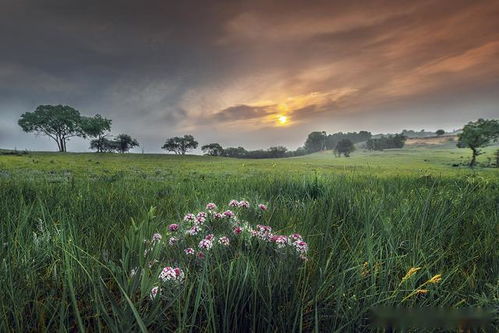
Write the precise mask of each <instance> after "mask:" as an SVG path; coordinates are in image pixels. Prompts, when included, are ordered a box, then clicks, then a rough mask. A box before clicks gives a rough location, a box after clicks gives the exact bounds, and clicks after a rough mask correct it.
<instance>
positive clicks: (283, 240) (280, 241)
mask: <svg viewBox="0 0 499 333" xmlns="http://www.w3.org/2000/svg"><path fill="white" fill-rule="evenodd" d="M270 241H271V242H273V243H276V244H277V247H278V248H283V247H284V246H286V244H288V237H286V236H282V235H274V236H272V237H270Z"/></svg>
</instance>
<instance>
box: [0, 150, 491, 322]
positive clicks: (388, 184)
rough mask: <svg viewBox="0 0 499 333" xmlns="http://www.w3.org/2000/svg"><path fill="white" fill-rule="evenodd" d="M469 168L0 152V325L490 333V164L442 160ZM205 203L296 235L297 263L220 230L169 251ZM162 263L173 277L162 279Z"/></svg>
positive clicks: (436, 159) (436, 160)
mask: <svg viewBox="0 0 499 333" xmlns="http://www.w3.org/2000/svg"><path fill="white" fill-rule="evenodd" d="M495 149H497V147H489V148H488V149H486V151H487V153H486V154H484V155H482V156H480V158H479V161H481V162H485V161H486V160H487V158H491V157H492V154H493V152H494V151H495ZM468 158H469V152H468V151H467V150H464V149H457V148H453V147H451V146H447V145H441V146H435V147H412V148H404V149H399V150H387V151H384V152H376V153H368V152H362V151H359V152H355V153H354V154H353V155H352V157H350V158H335V157H334V156H333V154H332V153H331V152H324V153H317V154H313V155H308V156H303V157H297V158H288V159H268V160H242V159H229V158H217V157H204V156H172V155H153V154H151V155H147V154H145V155H140V154H95V153H85V154H83V153H81V154H77V153H27V154H18V155H1V156H0V238H1V239H0V241H1V242H0V244H1V247H0V257H1V258H2V262H1V266H0V284H1V286H2V288H1V289H0V300H1V305H0V331H2V332H14V331H15V332H18V331H57V330H62V331H75V330H87V331H117V332H130V331H148V330H151V331H165V332H169V331H179V332H188V331H194V332H249V331H254V332H299V331H306V332H312V331H313V332H334V331H338V332H350V331H371V330H375V327H374V326H373V325H372V322H371V319H370V318H371V315H372V311H373V310H375V309H377V308H381V307H389V308H414V307H417V308H426V309H432V308H442V309H447V310H449V309H456V310H457V309H478V308H481V309H485V310H486V311H489V310H490V311H492V312H491V313H490V314H489V316H490V317H491V318H492V321H491V323H490V325H491V327H492V329H497V328H498V324H497V305H498V300H499V280H498V276H499V262H498V260H497V258H498V254H499V253H498V246H497V239H498V231H499V230H498V215H499V214H498V198H499V169H494V168H476V169H473V170H471V169H469V168H466V167H463V166H459V167H453V166H452V165H453V164H456V163H463V162H464V161H466V160H467V159H468ZM233 199H236V200H247V201H248V202H249V203H250V208H248V209H245V208H240V207H234V208H231V207H228V203H229V202H230V201H231V200H233ZM211 202H213V203H216V204H217V205H218V206H219V208H220V211H222V210H227V209H233V210H234V211H235V212H236V214H238V216H239V217H240V219H241V220H245V221H248V222H249V223H250V225H251V226H253V227H254V228H256V227H255V226H256V224H261V225H268V226H272V228H273V233H274V234H279V235H291V234H293V233H299V234H300V235H301V236H302V237H303V240H305V241H306V243H307V244H308V252H307V253H306V259H305V258H299V257H298V256H296V255H294V254H293V253H294V252H293V253H290V252H289V253H288V252H286V251H284V250H283V249H281V248H278V247H276V246H275V244H267V243H270V242H264V241H262V240H258V239H257V240H255V239H251V237H250V236H248V235H247V237H246V238H244V239H242V238H238V237H239V236H238V235H236V234H235V233H232V232H230V231H227V230H228V229H227V230H225V231H223V232H224V234H225V235H226V236H227V237H228V238H229V239H230V242H231V243H230V245H229V246H225V247H224V246H221V245H219V244H215V245H213V248H212V249H210V250H206V251H204V252H205V256H204V257H189V256H187V255H186V254H185V253H184V251H183V250H184V248H183V247H182V248H180V247H179V246H178V245H176V244H173V245H170V244H169V242H168V238H169V237H171V236H172V235H175V233H174V231H173V232H172V231H171V230H169V227H168V226H169V225H171V224H178V225H180V226H183V225H185V223H187V222H186V221H184V216H185V215H186V214H188V213H194V214H196V213H197V212H200V211H206V208H205V206H206V204H207V203H211ZM257 204H264V205H266V206H267V207H268V209H267V210H266V211H261V210H259V209H258V207H257ZM224 221H225V220H224ZM210 223H211V222H210ZM216 223H218V222H216V221H213V224H214V225H216ZM220 223H229V222H227V221H225V222H220ZM231 223H233V222H231ZM214 228H217V227H214ZM224 228H225V227H224ZM155 233H160V234H161V235H162V240H161V241H160V242H154V241H153V240H152V239H151V237H152V236H153V234H155ZM217 236H218V234H217ZM144 240H146V241H144ZM196 244H197V243H196ZM286 249H287V248H286ZM196 251H197V249H196ZM156 260H157V261H156ZM165 266H171V267H180V268H181V269H182V273H183V277H182V281H173V280H175V279H173V280H168V281H166V282H164V283H163V282H161V281H158V274H159V273H160V272H161V270H162V268H163V267H165ZM411 268H412V270H411ZM155 286H159V288H160V290H161V293H160V294H159V295H158V296H156V297H151V290H152V288H154V287H155ZM494 311H496V312H494Z"/></svg>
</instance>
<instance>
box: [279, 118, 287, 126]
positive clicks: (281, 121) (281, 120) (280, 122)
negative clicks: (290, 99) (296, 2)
mask: <svg viewBox="0 0 499 333" xmlns="http://www.w3.org/2000/svg"><path fill="white" fill-rule="evenodd" d="M287 122H288V117H287V116H279V124H281V125H285V124H286V123H287Z"/></svg>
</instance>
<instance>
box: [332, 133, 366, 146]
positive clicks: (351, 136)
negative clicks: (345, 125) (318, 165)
mask: <svg viewBox="0 0 499 333" xmlns="http://www.w3.org/2000/svg"><path fill="white" fill-rule="evenodd" d="M371 137H372V134H371V132H367V131H360V132H359V133H357V132H348V133H342V132H338V133H333V134H329V135H328V136H327V138H326V148H327V149H335V148H336V145H337V144H338V142H340V141H341V140H343V139H348V140H350V141H352V143H354V144H355V143H359V142H364V141H367V140H369V139H370V138H371Z"/></svg>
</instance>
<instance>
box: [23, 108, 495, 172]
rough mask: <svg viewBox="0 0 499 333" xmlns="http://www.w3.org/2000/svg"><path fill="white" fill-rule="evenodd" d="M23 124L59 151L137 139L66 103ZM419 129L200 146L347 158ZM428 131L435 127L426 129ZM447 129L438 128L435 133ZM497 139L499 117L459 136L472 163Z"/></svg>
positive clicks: (181, 151)
mask: <svg viewBox="0 0 499 333" xmlns="http://www.w3.org/2000/svg"><path fill="white" fill-rule="evenodd" d="M18 124H19V126H20V127H21V128H22V129H23V131H25V132H27V133H35V134H36V135H46V136H48V137H49V138H51V139H53V140H54V141H55V142H56V144H57V148H58V150H59V151H60V152H66V151H67V146H66V145H67V141H69V140H70V139H71V138H73V137H81V138H89V139H91V141H90V149H93V150H96V151H97V152H119V153H125V152H128V151H129V150H130V149H132V148H134V147H138V146H139V143H138V141H137V140H136V139H134V138H132V137H131V136H130V135H128V134H119V135H117V136H115V137H110V131H111V124H112V121H111V120H110V119H106V118H104V117H102V116H101V115H99V114H97V115H95V116H93V117H88V116H83V115H81V114H80V112H79V111H78V110H76V109H74V108H72V107H70V106H67V105H39V106H38V107H37V108H36V109H35V111H33V112H26V113H24V114H22V115H21V117H20V119H19V120H18ZM415 133H416V132H414V131H407V130H404V131H403V132H402V133H400V134H394V135H377V136H376V137H374V136H373V135H372V134H371V132H367V131H360V132H347V133H343V132H338V133H333V134H327V133H326V132H325V131H315V132H312V133H310V134H309V135H308V136H307V139H306V140H305V143H304V145H303V147H300V148H298V149H297V150H294V151H290V150H288V149H287V148H286V147H284V146H274V147H270V148H268V149H266V150H263V149H259V150H249V151H248V150H246V149H245V148H243V147H227V148H223V147H222V146H221V145H220V144H219V143H210V144H206V145H204V146H202V147H201V150H202V151H203V153H205V155H209V156H224V157H235V158H284V157H293V156H301V155H306V154H311V153H315V152H319V151H325V150H332V151H333V152H334V154H335V156H338V157H339V156H341V155H343V156H345V157H349V156H350V154H351V153H352V152H353V151H355V145H356V144H357V145H359V144H361V143H362V145H361V147H363V148H365V149H368V150H384V149H391V148H402V147H403V146H404V144H405V141H406V140H407V137H408V136H411V137H412V136H413V135H414V134H415ZM420 133H423V134H424V135H425V136H427V135H428V133H431V132H425V131H424V130H422V131H421V132H420ZM443 134H445V131H444V130H441V129H440V130H438V131H437V132H436V135H437V136H441V135H443ZM498 139H499V122H498V121H497V120H495V119H492V120H485V119H478V120H477V121H474V122H469V123H468V124H466V125H465V126H464V127H463V129H462V132H461V133H460V134H459V135H458V143H457V146H458V147H459V148H469V149H471V151H472V157H471V161H470V164H469V165H470V166H471V167H473V166H475V165H476V158H477V156H479V155H480V154H482V151H481V150H480V148H482V147H485V146H487V145H489V144H490V143H491V142H495V141H497V140H498ZM198 145H199V143H198V142H197V141H196V140H195V139H194V137H193V136H192V135H190V134H186V135H184V136H182V137H179V136H175V137H172V138H169V139H167V140H166V142H165V143H164V145H163V146H162V147H161V148H162V149H164V150H166V151H169V152H173V153H175V154H178V155H185V153H187V152H188V151H191V150H193V149H196V148H197V147H198Z"/></svg>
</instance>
